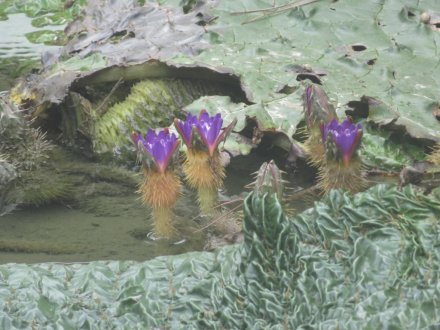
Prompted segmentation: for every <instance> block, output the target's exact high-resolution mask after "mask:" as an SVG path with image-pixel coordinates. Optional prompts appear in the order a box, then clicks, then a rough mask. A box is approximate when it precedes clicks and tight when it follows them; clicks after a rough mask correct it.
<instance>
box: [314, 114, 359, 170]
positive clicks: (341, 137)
mask: <svg viewBox="0 0 440 330" xmlns="http://www.w3.org/2000/svg"><path fill="white" fill-rule="evenodd" d="M321 133H322V140H323V142H324V143H326V142H327V139H328V138H329V137H330V138H331V139H332V140H333V142H334V143H335V144H336V146H337V148H338V149H339V151H340V153H341V155H342V159H343V161H344V165H346V166H347V165H348V164H349V162H350V159H351V157H352V156H353V153H354V152H355V150H356V149H357V147H358V146H359V143H360V141H361V138H362V126H361V124H358V125H355V124H353V123H352V122H351V120H350V119H346V120H344V121H343V122H342V124H339V123H338V121H337V120H336V119H333V120H332V121H330V122H329V123H327V124H325V125H321Z"/></svg>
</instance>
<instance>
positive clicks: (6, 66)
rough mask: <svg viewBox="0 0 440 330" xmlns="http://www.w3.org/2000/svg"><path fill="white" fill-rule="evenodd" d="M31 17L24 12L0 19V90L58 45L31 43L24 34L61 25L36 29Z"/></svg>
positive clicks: (36, 63)
mask: <svg viewBox="0 0 440 330" xmlns="http://www.w3.org/2000/svg"><path fill="white" fill-rule="evenodd" d="M31 22H32V19H31V18H29V17H27V16H26V15H25V14H20V13H19V14H10V15H8V19H7V20H4V21H2V20H0V31H1V34H0V91H3V90H8V89H9V88H11V87H12V86H13V83H14V80H15V78H17V77H19V76H21V75H22V74H24V73H27V72H29V71H30V70H31V69H32V68H35V67H39V66H40V65H41V64H40V58H41V54H42V53H43V52H45V51H54V50H56V49H57V48H59V47H58V46H49V45H45V44H42V43H32V42H30V41H29V40H28V39H27V38H26V35H27V34H29V33H35V32H41V31H59V30H63V28H64V27H63V26H59V25H57V26H50V25H48V26H45V27H44V28H41V29H37V28H35V27H34V26H32V24H31Z"/></svg>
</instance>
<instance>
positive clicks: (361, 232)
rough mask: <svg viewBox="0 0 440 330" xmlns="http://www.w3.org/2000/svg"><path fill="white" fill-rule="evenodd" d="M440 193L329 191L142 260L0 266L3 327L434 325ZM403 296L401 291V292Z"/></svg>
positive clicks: (256, 207)
mask: <svg viewBox="0 0 440 330" xmlns="http://www.w3.org/2000/svg"><path fill="white" fill-rule="evenodd" d="M439 196H440V193H439V191H438V189H437V190H435V191H433V193H432V194H430V195H428V196H426V195H423V194H421V193H419V192H417V191H415V190H414V189H413V188H412V187H406V188H404V189H403V190H401V191H400V190H398V189H397V187H394V186H387V185H378V186H376V187H374V188H372V189H370V190H369V191H367V192H364V193H359V194H358V195H356V196H355V197H352V196H350V195H348V194H346V193H342V192H340V191H332V193H330V194H329V196H328V197H327V198H325V199H324V200H322V201H321V202H318V203H316V204H315V206H314V207H313V208H311V209H309V210H307V211H305V212H303V213H301V214H299V215H297V216H295V217H294V218H292V219H288V218H286V217H285V216H284V214H283V211H282V209H281V206H280V204H279V202H278V200H277V199H276V197H275V194H272V195H270V194H265V195H258V194H255V193H254V194H251V195H250V196H249V197H248V198H247V199H246V200H245V204H244V214H245V220H244V236H245V241H244V243H243V244H240V245H234V246H227V247H224V248H221V249H220V250H218V251H216V252H214V253H211V252H192V253H187V254H183V255H179V256H169V257H159V258H156V259H153V260H150V261H146V262H141V263H138V262H132V261H107V262H103V261H96V262H91V263H88V264H71V265H66V264H53V263H46V264H37V265H23V264H22V265H20V264H8V265H1V266H0V278H1V279H2V283H4V284H5V285H4V286H3V287H2V289H1V290H0V298H1V299H0V306H1V309H0V320H1V324H2V327H3V328H10V327H17V328H27V327H29V326H31V325H32V324H33V325H36V326H40V327H45V328H50V327H56V326H58V327H61V328H75V329H77V328H84V327H88V328H130V329H132V328H139V327H142V328H172V329H173V328H175V329H178V328H191V329H217V328H225V329H248V328H260V329H269V328H274V329H278V328H289V329H296V328H301V327H311V328H326V327H332V328H333V327H340V328H344V329H359V328H364V327H368V328H372V329H382V328H384V327H393V328H397V329H401V328H405V327H408V328H411V329H420V328H429V327H430V326H431V327H434V326H435V325H436V324H438V319H437V314H436V313H437V312H436V304H437V302H438V301H439V299H440V296H439V291H438V290H437V283H438V276H439V273H438V271H437V270H438V268H439V265H440V255H439V253H438V251H437V249H436V245H437V242H438V231H439V221H438V219H439V217H440V200H439ZM402 297H405V299H402Z"/></svg>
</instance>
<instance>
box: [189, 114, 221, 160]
mask: <svg viewBox="0 0 440 330" xmlns="http://www.w3.org/2000/svg"><path fill="white" fill-rule="evenodd" d="M222 125H223V119H222V116H221V115H220V114H219V113H218V114H216V115H215V116H212V117H210V116H209V114H208V113H207V112H206V110H202V111H201V112H200V115H199V120H198V122H197V123H196V128H197V132H199V135H200V137H201V138H202V140H203V143H204V144H205V145H206V147H207V148H208V151H209V154H210V155H211V156H212V155H213V153H214V150H215V149H216V148H217V146H218V145H219V143H220V141H221V140H222V139H223V134H220V131H221V129H222Z"/></svg>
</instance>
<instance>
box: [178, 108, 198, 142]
mask: <svg viewBox="0 0 440 330" xmlns="http://www.w3.org/2000/svg"><path fill="white" fill-rule="evenodd" d="M196 123H197V117H196V116H193V115H192V114H190V113H189V114H188V116H187V117H186V120H185V121H182V120H179V119H175V120H174V126H175V127H176V129H177V131H178V132H179V134H180V136H181V137H182V139H183V142H184V143H185V144H186V146H187V147H188V148H191V147H192V137H193V127H195V125H196Z"/></svg>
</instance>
